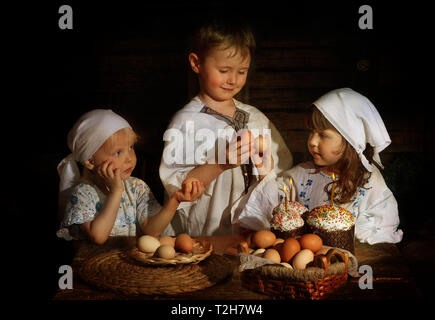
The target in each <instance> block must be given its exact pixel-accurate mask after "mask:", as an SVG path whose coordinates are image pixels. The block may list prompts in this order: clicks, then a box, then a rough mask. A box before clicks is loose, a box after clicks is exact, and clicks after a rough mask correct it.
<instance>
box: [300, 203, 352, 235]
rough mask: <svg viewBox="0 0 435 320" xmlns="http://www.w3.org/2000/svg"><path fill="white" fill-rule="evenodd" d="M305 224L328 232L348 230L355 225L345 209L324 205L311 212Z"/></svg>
mask: <svg viewBox="0 0 435 320" xmlns="http://www.w3.org/2000/svg"><path fill="white" fill-rule="evenodd" d="M307 223H308V224H310V225H312V226H315V227H318V228H323V229H326V230H329V231H333V230H348V229H350V228H351V227H352V226H353V225H354V224H355V218H354V216H353V215H352V213H350V212H349V211H347V210H346V209H343V208H341V207H337V206H332V207H331V206H327V205H325V206H319V207H316V208H314V209H313V210H311V212H310V213H309V215H308V218H307Z"/></svg>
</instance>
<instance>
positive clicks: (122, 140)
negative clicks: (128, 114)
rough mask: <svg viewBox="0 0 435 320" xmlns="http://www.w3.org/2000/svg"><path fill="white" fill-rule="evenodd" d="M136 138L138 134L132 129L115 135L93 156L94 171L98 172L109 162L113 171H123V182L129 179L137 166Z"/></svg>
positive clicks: (121, 173)
mask: <svg viewBox="0 0 435 320" xmlns="http://www.w3.org/2000/svg"><path fill="white" fill-rule="evenodd" d="M136 138H137V137H136V134H135V133H134V131H133V130H132V129H130V128H125V129H121V130H119V131H117V132H116V133H114V134H113V135H112V136H111V137H110V138H109V139H107V140H106V141H105V142H104V144H103V145H102V146H101V147H100V149H98V151H97V152H96V153H95V154H94V155H93V162H94V165H95V168H94V170H97V168H98V166H99V165H101V164H102V163H103V162H104V161H109V162H111V163H112V166H113V169H118V168H119V169H120V170H121V171H120V176H121V179H122V180H126V179H128V178H129V177H130V175H131V173H132V171H133V169H134V168H135V166H136V153H135V152H134V144H135V142H136Z"/></svg>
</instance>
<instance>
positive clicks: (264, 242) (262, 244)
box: [252, 230, 276, 248]
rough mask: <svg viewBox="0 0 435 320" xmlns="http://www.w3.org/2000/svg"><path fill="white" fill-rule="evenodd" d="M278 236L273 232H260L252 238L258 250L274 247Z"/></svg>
mask: <svg viewBox="0 0 435 320" xmlns="http://www.w3.org/2000/svg"><path fill="white" fill-rule="evenodd" d="M275 240H276V236H275V234H274V233H273V232H272V231H269V230H260V231H257V232H256V233H255V234H254V235H253V236H252V243H253V244H254V246H255V247H257V248H268V247H270V246H272V245H273V243H274V242H275Z"/></svg>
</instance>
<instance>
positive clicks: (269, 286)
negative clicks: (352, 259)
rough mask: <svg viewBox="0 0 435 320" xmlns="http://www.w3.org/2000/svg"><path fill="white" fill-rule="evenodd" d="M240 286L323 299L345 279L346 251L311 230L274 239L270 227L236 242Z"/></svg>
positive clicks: (266, 292) (294, 297) (343, 282)
mask: <svg viewBox="0 0 435 320" xmlns="http://www.w3.org/2000/svg"><path fill="white" fill-rule="evenodd" d="M238 250H239V254H240V261H241V264H240V270H241V271H242V275H241V280H242V285H243V287H245V288H247V289H250V290H253V291H257V292H261V293H264V294H268V295H272V296H274V297H276V298H291V299H313V300H318V299H325V298H326V297H327V296H328V295H329V294H331V293H332V292H334V291H335V290H336V289H337V288H339V287H341V286H342V285H344V284H345V283H346V281H347V268H348V259H349V256H348V253H347V252H343V251H341V250H339V249H337V248H330V247H329V248H328V247H324V246H323V242H322V239H321V238H320V237H319V236H318V235H316V234H312V233H307V234H304V235H302V236H300V237H296V238H287V239H285V240H284V239H277V238H276V236H275V234H274V233H273V232H271V231H269V230H260V231H257V232H255V233H252V234H250V235H249V236H248V237H247V239H246V241H242V242H241V243H240V244H239V246H238Z"/></svg>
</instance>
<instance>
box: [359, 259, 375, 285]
mask: <svg viewBox="0 0 435 320" xmlns="http://www.w3.org/2000/svg"><path fill="white" fill-rule="evenodd" d="M358 272H359V273H362V274H363V275H362V276H361V277H360V278H359V280H358V286H359V288H360V289H361V290H366V289H373V269H372V267H370V266H369V265H366V264H364V265H362V266H360V267H359V268H358Z"/></svg>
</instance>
